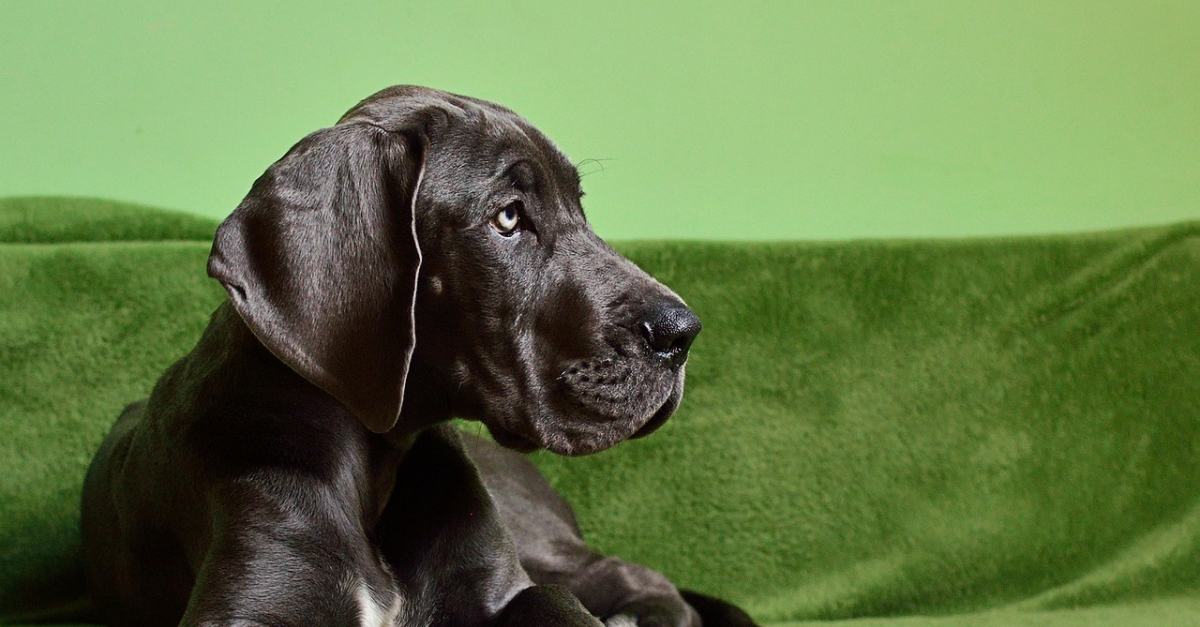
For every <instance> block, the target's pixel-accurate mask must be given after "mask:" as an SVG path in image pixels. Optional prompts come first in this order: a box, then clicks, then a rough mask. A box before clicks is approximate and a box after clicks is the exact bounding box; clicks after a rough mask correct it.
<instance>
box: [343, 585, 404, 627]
mask: <svg viewBox="0 0 1200 627" xmlns="http://www.w3.org/2000/svg"><path fill="white" fill-rule="evenodd" d="M354 595H355V600H356V601H357V602H358V624H359V627H394V626H396V625H398V624H399V620H398V619H399V618H400V611H401V610H402V609H403V602H402V599H401V597H400V595H399V594H398V593H397V592H396V591H395V590H393V589H391V588H390V587H389V588H388V589H387V590H372V589H371V587H370V586H368V585H367V584H366V582H359V584H358V586H357V587H356V589H355V591H354Z"/></svg>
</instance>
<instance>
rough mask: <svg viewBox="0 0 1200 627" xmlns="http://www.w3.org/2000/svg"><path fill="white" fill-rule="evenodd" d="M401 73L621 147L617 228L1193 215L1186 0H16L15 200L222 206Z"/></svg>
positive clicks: (1, 143)
mask: <svg viewBox="0 0 1200 627" xmlns="http://www.w3.org/2000/svg"><path fill="white" fill-rule="evenodd" d="M395 83H419V84H427V85H431V86H435V87H440V88H443V89H447V90H451V91H456V92H459V93H465V94H470V95H473V96H478V97H482V98H487V99H491V100H496V101H498V102H501V103H503V104H506V105H508V106H510V107H512V108H514V109H516V110H517V111H519V112H521V113H522V114H523V115H525V117H527V118H528V119H530V120H531V121H532V122H534V123H535V124H537V125H538V126H540V127H541V128H542V129H543V130H545V131H546V132H547V133H548V134H549V135H550V136H551V137H553V138H555V139H556V141H558V142H559V144H560V145H561V146H562V147H563V149H564V150H565V151H566V152H567V153H568V154H569V155H571V156H572V158H574V159H576V160H579V161H582V160H584V159H600V160H602V161H600V162H599V164H597V163H596V162H590V163H588V164H585V166H584V170H585V171H586V172H588V174H587V175H586V177H585V179H584V181H585V188H586V189H587V191H588V197H587V199H586V207H587V209H588V212H589V215H590V216H591V218H592V221H593V223H594V224H595V225H596V228H597V231H599V232H600V233H601V234H602V235H605V236H608V237H613V238H624V239H628V238H652V237H686V238H734V239H782V238H848V237H874V236H958V235H983V234H1018V233H1030V232H1051V231H1067V230H1085V229H1100V228H1110V227H1120V226H1127V225H1137V224H1149V223H1156V222H1164V221H1171V220H1180V219H1189V218H1200V2H1195V1H1191V0H1188V1H1177V2H1172V1H1166V0H1141V1H1137V2H1103V1H1097V0H1087V1H1058V2H1053V1H1049V0H1037V1H1027V2H1022V1H1008V0H1006V1H1004V2H992V1H981V2H970V1H967V0H953V1H946V2H899V1H882V0H881V1H878V2H862V1H850V0H821V1H816V0H813V1H808V2H800V1H792V2H785V1H775V2H768V1H759V0H740V1H739V2H721V3H707V4H706V3H695V4H693V3H682V2H670V3H668V2H645V1H643V2H636V1H622V0H608V1H606V2H595V1H589V2H544V3H535V2H527V1H523V0H473V1H447V0H441V1H438V2H382V1H368V0H362V1H343V2H337V3H327V2H295V1H294V2H277V3H270V4H266V3H252V2H242V1H207V2H195V3H186V4H185V3H171V4H169V5H168V4H166V3H162V2H148V1H147V2H139V1H109V2H84V1H79V2H60V1H46V0H40V1H30V0H0V194H6V195H7V194H68V195H87V196H101V197H108V198H115V199H121V200H131V201H137V202H142V203H147V204H154V205H162V206H168V207H174V208H178V209H184V210H188V211H194V212H198V213H203V214H207V215H211V216H223V215H225V214H226V213H228V212H229V211H230V210H232V208H233V207H234V206H235V205H236V204H237V202H238V201H239V200H240V198H241V197H242V195H243V194H244V193H245V191H246V190H247V189H248V188H249V186H250V183H251V182H252V181H253V180H254V179H255V178H256V177H257V176H258V175H259V174H260V173H261V172H262V171H263V169H264V168H265V167H266V166H267V165H268V164H269V163H271V162H272V161H273V160H275V159H276V158H278V157H279V156H280V155H282V154H283V152H284V151H285V150H286V149H287V148H288V147H289V146H290V145H291V144H292V143H294V142H295V141H296V140H298V139H299V138H300V137H302V136H303V135H304V134H306V133H307V132H309V131H311V130H313V129H316V128H318V127H321V126H326V125H329V124H331V123H332V122H334V121H335V120H336V119H337V117H338V116H339V115H340V114H341V113H342V112H343V111H344V110H345V109H347V108H348V107H349V106H351V105H352V104H354V103H355V102H356V101H357V100H359V99H360V98H362V97H364V96H366V95H368V94H369V93H371V92H373V91H375V90H377V89H379V88H381V87H384V86H386V85H390V84H395ZM600 165H603V169H602V170H601V168H600Z"/></svg>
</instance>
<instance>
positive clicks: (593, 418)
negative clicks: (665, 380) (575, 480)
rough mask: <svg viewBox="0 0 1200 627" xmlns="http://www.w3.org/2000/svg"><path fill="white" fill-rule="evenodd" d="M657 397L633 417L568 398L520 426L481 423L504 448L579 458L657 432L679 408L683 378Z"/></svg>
mask: <svg viewBox="0 0 1200 627" xmlns="http://www.w3.org/2000/svg"><path fill="white" fill-rule="evenodd" d="M681 374H682V373H681ZM656 396H657V397H658V399H659V400H658V401H657V402H655V403H653V404H650V405H649V407H648V408H647V409H645V410H643V411H640V412H637V413H634V414H632V415H629V414H624V415H612V412H611V409H612V408H611V407H610V406H605V407H603V408H598V407H593V406H589V405H587V404H585V403H581V402H579V400H578V399H575V398H570V399H566V400H564V401H563V402H562V404H563V405H564V409H559V410H548V411H545V412H542V413H541V415H539V416H537V417H536V418H532V419H531V420H529V421H528V422H524V423H523V424H517V425H512V426H509V424H507V423H504V422H498V421H493V420H484V421H483V422H484V424H485V425H486V426H487V428H488V431H489V432H490V433H491V435H492V439H494V440H495V441H496V443H497V444H500V445H501V446H503V447H505V448H509V449H512V450H515V451H520V452H525V453H528V452H531V451H535V450H539V449H545V450H547V451H550V452H551V453H555V454H558V455H565V456H570V457H578V456H581V455H591V454H593V453H598V452H600V451H603V450H606V449H609V448H612V447H613V446H616V445H617V444H619V443H621V442H623V441H625V440H631V439H637V438H643V437H646V436H647V435H650V434H651V433H653V432H654V431H656V430H658V428H659V427H661V426H662V425H663V424H664V423H666V421H667V419H669V418H670V417H671V415H672V414H674V413H675V410H676V409H677V408H678V407H679V402H680V400H681V399H682V397H683V377H682V376H679V377H678V378H676V379H675V380H673V381H671V382H670V384H669V388H668V389H667V390H666V391H665V393H664V392H659V394H658V395H656ZM664 396H665V398H664ZM604 410H609V411H604Z"/></svg>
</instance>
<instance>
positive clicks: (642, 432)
mask: <svg viewBox="0 0 1200 627" xmlns="http://www.w3.org/2000/svg"><path fill="white" fill-rule="evenodd" d="M673 404H674V403H672V402H671V399H670V398H668V399H667V400H666V402H664V403H663V404H662V407H659V408H658V410H657V411H655V412H654V415H652V416H650V420H648V421H646V424H644V425H642V426H641V427H640V428H638V430H637V431H634V432H633V435H631V436H629V439H630V440H636V439H638V438H644V437H646V436H648V435H650V434H651V433H654V432H655V431H657V430H658V428H659V427H661V426H663V424H665V423H666V422H667V419H668V418H670V417H671V414H673V413H675V412H674V408H673V407H671V406H672V405H673Z"/></svg>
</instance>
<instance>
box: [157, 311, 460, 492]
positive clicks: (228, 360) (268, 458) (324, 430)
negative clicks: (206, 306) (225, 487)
mask: <svg viewBox="0 0 1200 627" xmlns="http://www.w3.org/2000/svg"><path fill="white" fill-rule="evenodd" d="M440 387H444V386H438V385H437V381H436V377H434V376H433V375H431V374H429V373H426V372H424V371H423V370H422V369H420V368H417V369H415V370H413V371H410V378H409V380H408V384H407V386H406V394H405V401H404V408H403V412H402V414H401V416H400V420H399V421H398V422H397V424H396V427H395V428H394V429H392V430H391V431H390V432H388V433H385V434H374V433H371V432H370V431H369V430H368V429H367V428H366V427H365V426H363V425H362V423H361V422H360V421H359V420H358V419H357V418H356V417H355V416H354V415H353V414H352V413H351V412H350V410H349V409H347V408H346V406H345V405H343V404H342V403H341V402H339V401H338V400H337V399H335V398H334V397H333V396H331V395H329V394H328V393H326V392H325V391H323V390H321V389H320V388H318V387H317V386H315V385H313V384H312V383H310V382H309V381H307V380H306V379H305V378H304V377H302V376H300V375H299V374H297V373H296V372H295V371H294V370H292V369H291V368H290V367H288V366H287V365H285V364H284V363H283V362H281V361H280V360H279V359H278V358H277V357H275V355H273V354H272V353H271V352H270V351H269V350H267V348H266V347H265V346H264V345H263V344H262V343H261V342H260V341H259V340H258V338H256V337H255V336H254V334H253V333H252V332H251V331H250V329H249V328H248V327H247V326H246V324H245V322H244V321H243V320H242V318H241V317H240V316H239V315H238V313H237V312H236V310H235V309H234V308H233V306H232V305H231V304H230V303H229V302H228V301H226V302H225V303H223V304H222V305H221V306H220V307H218V308H217V310H216V311H215V312H214V313H213V315H212V318H211V320H210V321H209V325H208V327H207V328H206V329H205V331H204V333H203V335H202V336H201V338H200V340H199V342H197V344H196V346H195V348H194V349H193V350H192V351H191V352H190V353H188V354H187V355H186V356H184V357H183V358H182V359H180V360H179V361H178V362H176V363H175V364H174V365H173V366H172V367H171V368H170V369H168V370H167V372H166V373H165V374H164V375H163V377H162V379H161V380H160V381H159V384H158V385H157V386H156V387H155V390H154V393H153V394H152V395H151V397H150V404H149V410H150V411H149V414H150V415H151V416H153V417H154V419H155V420H159V421H161V422H160V424H172V425H178V426H182V427H183V428H185V429H188V430H189V431H190V432H191V433H192V435H193V436H195V437H192V438H191V440H192V441H193V442H195V443H196V444H197V446H201V447H206V448H211V449H213V450H215V451H220V454H221V455H222V456H223V457H230V456H233V457H234V458H235V459H234V462H235V463H238V462H244V463H245V464H264V463H266V464H269V463H274V461H275V460H274V457H273V456H280V457H286V456H287V455H288V454H289V451H288V450H287V446H286V442H283V443H282V444H280V441H279V439H278V438H276V439H275V440H272V441H271V444H270V445H269V446H267V447H258V446H257V445H256V443H254V442H251V441H248V440H247V436H246V435H245V434H247V433H250V434H256V433H257V434H264V435H265V434H268V433H275V432H278V434H285V435H286V437H297V438H317V439H321V438H327V439H329V440H330V441H336V442H340V443H347V442H350V443H356V444H355V445H354V447H355V450H354V451H352V452H348V453H347V454H355V455H366V456H368V458H369V459H367V460H364V461H365V462H366V465H367V466H371V467H374V469H373V470H374V472H372V473H371V474H372V475H373V476H376V477H393V476H394V470H395V467H398V465H399V464H400V462H401V461H402V460H403V457H404V453H405V451H407V450H408V448H409V446H410V445H411V444H412V442H413V440H415V438H416V436H417V433H418V432H419V431H420V430H421V429H423V428H425V427H427V426H429V425H432V424H434V423H437V422H441V421H444V420H447V419H449V418H450V417H451V416H452V411H453V409H452V407H451V403H450V399H449V398H448V397H447V396H446V393H445V391H444V390H440ZM184 412H186V415H184ZM232 421H238V422H242V423H244V422H245V421H255V422H257V423H260V424H256V425H253V426H248V425H245V424H240V425H238V428H229V427H230V423H231V422H232ZM332 431H337V432H338V433H339V434H340V435H341V436H344V437H338V438H330V437H329V434H330V432H332ZM234 434H241V435H236V436H235V435H234ZM235 437H236V438H237V439H236V440H235V439H234V438H235ZM280 437H285V436H284V435H281V436H280ZM296 448H297V449H298V450H299V449H301V448H304V447H296ZM242 458H244V460H243V459H242ZM283 461H284V462H285V463H286V461H287V460H286V459H284V460H283ZM389 469H390V470H391V472H389ZM390 489H391V486H390V485H379V486H376V487H375V489H373V490H372V491H373V492H376V495H377V496H378V495H381V494H386V493H388V492H390ZM369 498H370V497H369ZM371 500H372V501H375V500H379V499H376V498H371ZM380 501H382V500H380ZM364 513H366V512H364ZM367 515H370V514H367Z"/></svg>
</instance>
